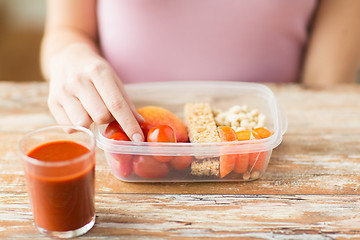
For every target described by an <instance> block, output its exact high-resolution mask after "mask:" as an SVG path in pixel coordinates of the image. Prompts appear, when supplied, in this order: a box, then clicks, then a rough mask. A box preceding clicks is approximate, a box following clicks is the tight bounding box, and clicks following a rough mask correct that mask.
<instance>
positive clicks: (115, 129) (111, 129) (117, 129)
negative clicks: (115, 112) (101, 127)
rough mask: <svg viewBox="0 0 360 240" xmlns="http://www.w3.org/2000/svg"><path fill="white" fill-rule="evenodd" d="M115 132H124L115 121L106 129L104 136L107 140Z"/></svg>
mask: <svg viewBox="0 0 360 240" xmlns="http://www.w3.org/2000/svg"><path fill="white" fill-rule="evenodd" d="M116 132H124V130H123V129H122V127H121V126H120V124H119V123H118V122H117V121H116V120H114V121H112V122H111V123H109V125H108V126H107V127H106V129H105V133H104V136H105V137H107V138H109V137H110V136H112V135H113V134H114V133H116Z"/></svg>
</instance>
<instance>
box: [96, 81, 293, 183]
mask: <svg viewBox="0 0 360 240" xmlns="http://www.w3.org/2000/svg"><path fill="white" fill-rule="evenodd" d="M125 89H126V91H127V93H128V95H129V96H130V98H131V100H132V101H133V103H134V105H135V106H136V108H140V107H144V106H160V107H163V108H165V109H167V110H169V111H171V112H172V113H174V114H175V115H176V116H178V117H179V118H180V119H182V120H184V105H185V104H186V103H199V102H200V103H209V104H210V105H211V107H213V108H216V109H223V110H226V109H228V108H230V107H232V106H234V105H247V106H248V108H249V109H256V110H258V111H259V112H261V113H262V114H264V115H265V116H266V124H265V126H266V128H267V129H269V130H270V131H271V132H272V135H271V136H270V137H267V138H264V139H254V140H246V141H234V142H216V143H190V142H189V143H156V144H154V143H149V142H141V143H138V142H130V141H116V140H113V139H109V138H107V137H105V136H104V131H105V129H106V127H107V124H104V125H96V126H95V127H94V132H95V135H96V140H97V145H98V147H99V148H101V149H102V150H104V152H105V157H106V160H107V162H108V164H109V166H110V168H111V171H112V173H113V174H114V176H115V177H116V178H118V179H119V180H121V181H126V182H220V181H251V180H256V179H258V178H260V177H261V176H262V175H263V174H264V173H265V172H266V168H267V165H268V163H269V160H270V158H271V154H272V150H273V149H274V148H275V147H277V146H278V145H279V144H280V143H281V141H282V136H283V134H284V133H285V131H286V129H287V118H286V115H285V113H284V111H283V110H282V109H281V108H280V107H279V104H278V102H277V100H276V97H275V96H274V94H273V92H272V91H271V90H270V89H269V88H268V87H267V86H265V85H263V84H259V83H248V82H234V81H183V82H152V83H134V84H127V85H125ZM224 156H225V157H235V158H236V159H238V160H237V161H245V162H247V164H248V165H247V167H246V171H242V172H236V171H232V172H230V173H229V174H227V175H226V176H220V175H219V174H218V173H217V172H216V171H219V168H220V167H221V166H219V165H220V164H221V159H222V158H223V157H224ZM161 157H165V159H166V158H167V157H168V159H171V160H169V161H168V162H164V164H162V165H161V166H159V167H157V165H156V166H154V167H153V165H152V164H151V161H154V158H155V159H159V158H160V159H161ZM241 159H242V160H241ZM139 161H142V163H144V161H148V162H145V164H143V166H147V167H146V169H143V170H144V171H145V174H137V173H136V172H138V171H136V170H137V167H138V163H139ZM171 161H189V162H190V164H189V166H188V167H186V168H185V169H181V170H179V169H176V168H174V167H172V164H171ZM147 163H149V164H148V165H147ZM241 163H244V162H241ZM245 164H246V163H245ZM164 169H165V170H164ZM146 171H148V172H147V174H146ZM156 171H158V172H156ZM164 171H167V172H166V174H164ZM197 171H198V172H197ZM160 172H161V174H160ZM199 172H200V174H199ZM157 173H159V174H157Z"/></svg>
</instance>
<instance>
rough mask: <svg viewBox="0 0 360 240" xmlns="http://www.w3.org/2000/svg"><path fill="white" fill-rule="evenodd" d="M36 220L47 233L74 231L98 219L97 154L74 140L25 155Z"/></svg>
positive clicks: (41, 146)
mask: <svg viewBox="0 0 360 240" xmlns="http://www.w3.org/2000/svg"><path fill="white" fill-rule="evenodd" d="M26 155H27V156H28V157H30V158H29V159H28V161H25V175H26V177H27V181H28V188H29V192H30V195H31V200H32V208H33V214H34V220H35V223H36V225H37V226H38V227H40V228H43V229H45V230H48V231H72V230H76V229H79V228H81V227H83V226H85V225H86V224H88V223H90V222H91V221H92V220H93V219H94V216H95V206H94V194H95V191H94V180H95V153H94V151H90V150H89V149H88V148H86V147H85V146H83V145H81V144H79V143H76V142H74V141H68V140H64V141H53V142H48V143H45V144H42V145H40V146H37V147H35V148H34V149H32V150H31V151H30V152H28V153H27V154H26Z"/></svg>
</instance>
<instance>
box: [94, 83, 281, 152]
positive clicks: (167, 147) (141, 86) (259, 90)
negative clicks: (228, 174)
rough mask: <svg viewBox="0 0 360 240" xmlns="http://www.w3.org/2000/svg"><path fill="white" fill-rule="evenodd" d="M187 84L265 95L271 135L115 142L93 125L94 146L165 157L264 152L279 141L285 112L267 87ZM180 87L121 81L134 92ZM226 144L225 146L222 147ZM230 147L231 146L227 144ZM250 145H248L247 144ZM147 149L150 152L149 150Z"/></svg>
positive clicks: (275, 145) (100, 126)
mask: <svg viewBox="0 0 360 240" xmlns="http://www.w3.org/2000/svg"><path fill="white" fill-rule="evenodd" d="M186 84H187V86H189V87H190V88H191V87H195V86H199V87H204V86H206V87H211V88H218V87H221V88H234V85H236V87H241V88H242V89H248V90H252V91H254V93H255V94H257V95H259V96H260V97H262V98H265V99H266V100H267V101H268V103H269V104H270V105H271V106H274V108H273V109H272V110H273V111H272V118H273V124H274V134H273V135H271V136H270V137H268V138H266V139H256V140H248V141H238V142H216V143H155V144H154V143H148V142H129V141H116V140H113V139H108V138H106V137H105V136H104V135H103V134H102V133H103V131H104V129H105V127H106V126H107V124H103V125H94V126H93V131H94V132H95V136H96V141H97V145H98V147H99V148H101V149H102V150H104V151H106V152H110V153H115V154H117V153H119V154H134V155H135V154H136V155H153V154H156V155H160V156H161V155H167V156H184V155H202V156H213V155H218V154H219V153H220V152H221V153H222V154H238V153H242V152H258V151H268V150H270V149H273V148H275V147H277V146H278V145H279V144H280V143H281V141H282V135H283V134H284V133H285V131H286V127H287V121H286V115H285V114H284V112H283V111H281V109H280V107H279V105H278V103H277V101H276V98H275V95H274V94H273V92H272V91H271V90H270V88H268V87H267V86H265V85H263V84H260V83H250V82H236V81H208V82H206V81H186ZM179 86H182V87H183V86H184V82H182V81H173V82H166V84H164V83H163V82H152V83H130V84H125V88H126V90H130V91H132V92H134V93H136V91H141V90H147V89H149V88H156V89H160V90H161V89H169V87H171V88H175V89H176V88H177V87H179ZM225 146H226V148H224V147H225ZM229 146H231V148H230V147H229ZM250 146H251V147H250ZM149 148H151V151H149Z"/></svg>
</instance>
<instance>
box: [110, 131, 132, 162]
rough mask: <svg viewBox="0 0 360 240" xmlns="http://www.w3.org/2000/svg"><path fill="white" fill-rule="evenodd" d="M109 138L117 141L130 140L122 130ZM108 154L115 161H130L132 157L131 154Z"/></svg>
mask: <svg viewBox="0 0 360 240" xmlns="http://www.w3.org/2000/svg"><path fill="white" fill-rule="evenodd" d="M110 139H114V140H118V141H130V138H129V137H128V136H126V134H125V133H124V132H116V133H114V134H113V135H111V136H110ZM110 155H111V157H112V158H114V159H115V160H117V161H130V160H131V158H132V155H131V154H121V153H111V154H110Z"/></svg>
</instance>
